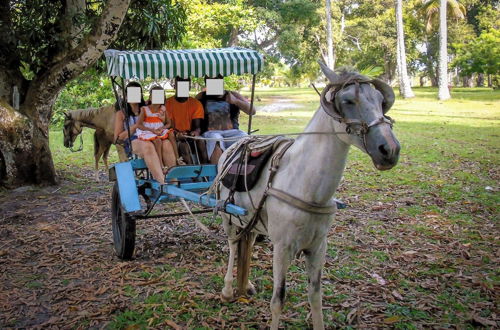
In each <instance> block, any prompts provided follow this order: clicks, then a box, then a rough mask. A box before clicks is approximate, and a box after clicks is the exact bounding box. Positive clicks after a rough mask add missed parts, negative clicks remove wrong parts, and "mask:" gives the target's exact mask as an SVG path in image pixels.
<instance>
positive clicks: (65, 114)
mask: <svg viewBox="0 0 500 330" xmlns="http://www.w3.org/2000/svg"><path fill="white" fill-rule="evenodd" d="M63 115H64V118H66V119H71V116H70V115H69V113H67V112H63Z"/></svg>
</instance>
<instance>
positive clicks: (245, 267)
mask: <svg viewBox="0 0 500 330" xmlns="http://www.w3.org/2000/svg"><path fill="white" fill-rule="evenodd" d="M254 238H255V234H254V233H252V232H248V233H245V234H243V235H242V236H241V238H240V240H239V241H238V263H237V275H236V278H237V282H238V295H239V296H245V295H246V294H247V289H248V287H247V285H248V278H249V273H250V261H251V259H252V251H253V244H254V241H255V240H254Z"/></svg>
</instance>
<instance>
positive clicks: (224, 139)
mask: <svg viewBox="0 0 500 330" xmlns="http://www.w3.org/2000/svg"><path fill="white" fill-rule="evenodd" d="M321 134H322V135H338V134H349V133H347V132H337V131H334V132H300V133H280V134H258V135H252V136H258V137H275V136H287V135H293V136H300V135H321ZM184 138H186V139H193V140H203V141H239V140H241V136H236V137H228V138H205V137H200V136H187V135H186V136H184Z"/></svg>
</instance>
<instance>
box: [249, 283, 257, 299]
mask: <svg viewBox="0 0 500 330" xmlns="http://www.w3.org/2000/svg"><path fill="white" fill-rule="evenodd" d="M255 294H257V290H255V287H254V286H253V285H252V286H248V288H247V295H249V296H253V295H255Z"/></svg>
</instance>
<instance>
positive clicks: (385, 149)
mask: <svg viewBox="0 0 500 330" xmlns="http://www.w3.org/2000/svg"><path fill="white" fill-rule="evenodd" d="M365 147H366V151H367V152H368V154H369V155H370V157H371V159H372V161H373V165H374V166H375V167H376V168H377V169H378V170H380V171H387V170H390V169H391V168H393V167H394V166H396V164H397V163H398V160H399V152H400V150H401V145H400V144H399V141H398V140H397V139H396V137H395V136H394V134H393V133H392V129H391V128H390V126H388V125H380V126H378V127H376V128H375V127H374V128H373V129H372V130H371V131H370V132H369V133H368V135H367V136H366V145H365Z"/></svg>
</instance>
